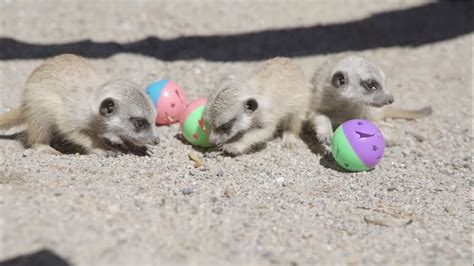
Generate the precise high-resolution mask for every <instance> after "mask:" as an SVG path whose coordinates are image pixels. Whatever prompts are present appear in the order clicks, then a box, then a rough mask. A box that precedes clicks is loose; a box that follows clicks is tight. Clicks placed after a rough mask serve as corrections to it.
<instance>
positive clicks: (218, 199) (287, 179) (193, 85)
mask: <svg viewBox="0 0 474 266" xmlns="http://www.w3.org/2000/svg"><path fill="white" fill-rule="evenodd" d="M425 4H426V3H424V2H415V1H410V2H399V1H397V2H395V1H392V2H390V3H383V4H382V2H377V3H375V2H374V1H372V2H371V1H364V4H363V5H362V6H363V8H361V3H360V1H353V2H346V1H344V2H342V1H331V2H330V3H329V2H326V3H323V2H309V1H300V2H298V4H291V5H289V4H288V3H285V2H282V1H280V2H278V1H248V2H243V1H242V2H240V1H238V2H233V3H232V4H230V3H226V2H224V1H204V2H202V1H200V2H194V1H169V2H162V3H158V2H155V1H136V2H134V3H131V1H130V2H126V1H98V2H96V1H77V2H75V1H41V4H39V3H37V2H36V1H18V2H17V1H15V2H14V1H5V0H3V1H1V11H0V18H1V37H5V38H11V39H15V40H16V41H19V42H24V43H29V44H35V45H40V44H41V45H51V44H64V43H73V42H77V41H83V40H91V42H92V43H95V44H97V43H102V42H117V43H122V44H124V43H133V42H137V41H140V40H143V39H146V38H148V37H159V38H161V39H163V40H172V39H175V38H179V37H180V36H201V37H206V36H207V37H209V36H215V35H219V36H227V35H232V34H237V35H238V34H241V33H248V32H257V33H258V32H261V31H265V30H273V29H292V28H297V27H311V26H312V25H321V26H324V25H334V24H338V25H341V26H340V27H342V29H344V27H345V26H344V25H346V24H344V23H351V21H358V20H363V19H365V18H368V17H370V16H372V15H376V14H380V13H383V12H391V11H397V10H404V9H409V8H412V7H419V6H423V5H425ZM465 6H466V7H467V8H466V9H465V13H462V14H451V15H450V16H449V17H451V18H453V19H458V18H461V19H462V17H463V16H464V17H466V16H469V15H470V18H471V20H470V22H472V5H471V6H470V7H469V6H468V5H465ZM466 14H467V15H466ZM423 15H424V17H426V19H429V18H430V14H423ZM402 22H406V21H399V22H398V21H397V23H402ZM379 26H380V25H377V24H374V25H372V27H375V28H377V27H379ZM417 26H419V25H413V27H414V28H416V27H417ZM446 27H449V25H448V26H446ZM443 30H446V28H441V29H440V28H432V29H424V30H420V36H421V35H426V36H428V37H431V36H438V35H439V36H440V35H441V34H442V31H443ZM452 30H453V31H454V29H452ZM331 33H332V32H331V31H329V30H328V31H327V32H325V31H324V30H323V31H321V32H319V35H318V36H319V37H321V39H314V40H312V39H311V40H312V41H314V46H315V47H318V45H321V46H323V47H328V49H331V47H346V46H344V45H345V44H346V42H347V43H348V44H351V43H350V42H351V41H355V40H354V38H353V37H349V38H347V39H344V40H342V39H341V40H340V41H339V42H338V41H335V42H334V45H332V43H328V42H327V40H328V39H325V38H322V37H324V36H326V34H327V36H328V38H329V39H331V38H332V37H331V36H333V35H331ZM359 33H360V32H359ZM348 34H353V33H352V32H348ZM391 34H392V33H390V32H387V33H386V35H383V36H382V37H383V38H382V37H380V36H372V35H371V33H370V32H367V33H366V35H362V36H356V37H359V38H361V40H363V41H359V42H358V43H359V44H362V45H365V44H374V46H371V45H369V46H368V47H369V48H370V49H365V48H364V47H365V46H364V47H362V48H360V49H358V48H357V49H356V50H360V51H359V52H358V53H361V54H363V55H366V56H369V57H371V58H374V59H375V60H376V61H377V62H379V63H380V65H381V66H382V68H383V69H384V70H385V71H386V74H387V76H388V77H389V78H388V84H389V86H390V87H391V89H392V91H393V93H394V95H395V98H396V104H398V105H400V106H403V107H407V108H416V107H421V106H424V105H432V106H433V108H434V113H433V115H432V116H430V117H428V118H425V119H421V120H419V121H402V120H390V121H388V123H389V124H391V125H392V126H393V130H395V131H396V132H397V135H398V137H399V145H397V146H395V147H390V148H388V149H387V150H386V154H385V157H384V159H383V160H382V162H381V163H380V165H379V166H377V168H376V169H375V170H373V171H371V172H366V173H344V172H341V171H339V170H338V169H337V167H335V165H334V162H333V161H331V160H328V159H325V158H322V157H321V156H320V155H318V154H316V153H313V152H312V151H313V150H314V145H315V144H314V143H312V142H314V139H312V138H309V140H308V141H306V142H303V141H300V142H299V144H298V148H297V149H296V150H293V151H289V150H285V149H283V148H282V147H281V139H279V138H277V139H275V140H273V141H271V142H270V143H269V144H268V146H267V148H266V149H264V150H262V151H259V152H257V153H253V154H249V155H245V156H241V157H237V158H230V157H225V156H221V155H220V154H219V152H207V153H206V152H201V151H194V150H193V148H192V147H191V146H190V145H185V144H183V143H181V142H180V141H179V140H178V139H176V138H175V136H176V134H177V133H178V127H177V125H173V126H170V127H161V128H159V133H160V136H161V138H162V143H161V144H160V145H159V146H156V147H155V149H154V152H155V153H154V155H153V156H151V157H137V156H132V155H124V156H120V157H118V158H102V157H96V156H83V155H64V156H50V155H43V154H37V153H35V152H33V151H31V150H25V149H24V148H23V146H22V145H21V144H20V143H19V142H18V141H15V140H5V139H0V184H1V185H0V191H1V199H0V210H1V217H0V225H1V227H0V228H1V230H0V232H1V252H0V260H4V259H8V258H12V257H15V256H19V255H23V254H28V253H32V252H36V251H38V250H41V249H48V250H50V251H52V252H54V253H55V254H57V255H58V256H59V257H61V258H62V259H63V260H65V261H68V262H69V263H71V264H74V265H119V264H120V265H157V264H186V265H188V264H193V265H195V264H197V265H203V264H212V265H229V264H237V265H242V264H247V265H267V264H284V265H288V264H291V265H312V264H350V265H362V264H372V265H380V264H391V265H400V264H424V265H434V264H435V265H467V264H470V263H471V260H472V224H471V217H472V206H471V203H472V199H471V198H472V194H471V193H472V186H473V185H474V181H473V180H472V167H473V164H472V77H473V73H472V33H470V34H467V35H466V34H460V35H458V36H453V37H450V38H446V39H443V40H439V41H433V42H427V43H422V44H420V45H403V46H397V45H381V46H380V47H377V44H379V43H390V42H391V40H392V39H393V38H397V37H396V36H394V35H391ZM349 36H351V35H349ZM398 36H399V37H400V36H402V37H403V36H405V35H404V32H398ZM416 36H418V35H416ZM416 36H415V38H414V40H417V38H416ZM375 37H377V38H375ZM409 37H410V36H408V37H407V38H409ZM258 38H259V37H258V36H257V37H254V39H252V40H253V41H254V42H256V43H259V39H258ZM333 39H334V38H333ZM333 39H331V41H334V40H333ZM420 39H421V37H420ZM428 39H429V38H428ZM232 40H233V39H230V41H229V42H230V44H229V45H230V46H232ZM187 41H188V40H184V41H183V42H182V43H181V44H182V46H180V45H177V46H176V47H171V48H172V49H171V48H170V47H167V48H168V49H170V52H169V53H170V54H168V57H166V58H164V59H166V60H159V58H160V56H157V57H158V59H157V58H155V57H154V56H149V55H150V54H153V51H152V50H153V49H154V48H153V47H148V49H149V50H148V54H147V53H145V54H139V53H114V54H111V55H106V56H100V55H101V54H103V53H104V51H105V52H107V51H109V50H107V49H106V50H104V51H102V50H100V49H99V50H98V51H93V50H90V49H94V47H96V46H97V45H96V46H94V45H92V46H87V47H90V48H81V47H84V46H81V47H79V48H77V46H72V47H73V51H81V52H84V53H89V54H90V56H91V57H93V58H92V59H91V61H92V62H93V63H94V65H95V66H96V67H97V68H98V69H99V70H100V71H103V72H104V75H106V77H107V78H110V79H112V78H116V77H122V78H129V79H131V80H133V81H135V82H137V83H139V84H141V85H142V86H143V87H144V88H145V86H146V84H148V83H149V82H151V81H153V80H155V79H159V78H169V79H173V80H175V81H176V82H178V83H179V84H181V85H182V86H183V87H184V89H185V91H186V92H187V94H188V97H189V98H191V99H192V98H196V97H200V96H206V95H207V91H209V90H210V89H211V88H212V87H213V82H214V81H215V80H217V79H219V78H220V77H221V76H223V75H230V74H234V75H237V76H239V75H241V74H242V73H244V72H246V71H248V70H249V69H251V68H252V67H254V66H255V64H257V63H258V61H259V58H254V59H252V58H247V59H245V60H241V58H239V56H240V57H241V56H244V55H246V52H247V51H246V50H244V51H240V50H235V51H229V52H228V53H226V51H220V52H219V53H213V49H217V48H216V47H212V46H205V47H204V48H203V47H198V46H197V47H196V50H198V51H199V52H200V53H202V54H203V56H201V57H200V56H199V55H197V56H196V50H193V47H192V45H189V44H187V43H186V42H187ZM236 41H238V42H242V40H236ZM396 41H397V40H396V39H395V43H396ZM179 43H180V42H178V44H179ZM211 43H212V41H211ZM5 44H6V42H5V41H3V42H2V46H3V47H2V49H3V52H1V53H2V58H5V56H6V55H12V54H18V55H21V56H22V57H21V58H20V59H15V58H10V59H4V60H2V61H0V80H1V84H0V95H1V98H0V112H4V111H6V110H8V109H9V108H12V107H15V106H16V105H18V104H19V101H20V99H21V91H22V86H23V84H24V82H25V80H26V78H27V76H28V75H29V73H30V72H31V71H32V70H33V69H34V68H35V67H36V66H38V65H39V64H40V63H41V62H42V61H43V59H42V58H41V55H42V54H48V53H55V52H56V51H57V50H55V49H56V48H57V47H56V48H54V47H51V48H49V49H50V50H48V49H46V52H44V51H45V50H44V49H43V50H42V51H43V52H38V53H36V55H37V56H33V57H31V58H29V57H28V56H25V55H29V54H31V53H32V52H29V51H32V50H28V49H26V48H25V49H19V48H18V47H16V48H15V47H13V48H11V47H10V48H8V49H7V47H5V46H4V45H5ZM89 44H90V43H89ZM191 44H192V43H191ZM297 44H298V42H293V43H292V47H287V48H288V50H287V51H286V52H285V51H282V52H281V53H282V54H281V55H292V56H294V57H295V60H296V61H297V62H298V63H299V64H301V65H302V66H303V67H304V68H305V71H306V72H307V74H308V77H309V76H310V74H311V72H312V71H313V69H314V68H315V66H316V65H317V63H318V62H321V60H323V59H324V56H325V52H324V51H320V52H314V51H313V52H312V53H311V52H308V53H306V52H305V51H307V50H305V49H307V47H306V46H305V47H303V48H304V49H303V48H302V49H300V50H298V49H299V47H297ZM146 45H147V43H146V42H145V44H144V45H142V46H140V47H142V48H143V47H145V48H146ZM243 45H246V44H243ZM275 45H277V44H275ZM281 45H283V46H284V43H283V44H281ZM116 46H117V45H116ZM348 46H349V47H350V45H348ZM120 47H121V49H122V48H123V47H125V48H126V47H127V46H120ZM246 47H248V48H250V49H249V50H248V53H249V54H252V55H258V54H259V53H260V54H262V53H263V54H265V51H263V49H262V51H260V50H258V47H256V48H255V49H252V47H253V46H252V45H251V44H250V45H247V46H246ZM279 47H280V46H279ZM96 48H97V47H96ZM181 48H182V49H181ZM300 48H301V47H300ZM74 49H76V50H74ZM236 49H238V47H237V48H236ZM325 49H326V48H325ZM208 50H209V51H208ZM323 50H324V49H323ZM59 51H64V50H61V49H59ZM294 51H301V53H299V52H297V53H293V52H294ZM316 51H317V50H316ZM298 53H299V54H298ZM157 54H158V55H160V53H159V52H157ZM232 54H235V56H232ZM175 55H179V57H178V58H177V59H176V60H174V59H169V58H170V57H171V58H172V57H173V56H175ZM188 55H190V56H189V58H187V56H188ZM226 58H227V59H229V60H219V59H226ZM168 59H169V60H168ZM223 61H228V62H223ZM4 133H12V131H9V132H4ZM415 135H420V136H421V137H420V136H418V139H417V138H415V137H414V136H415ZM190 152H196V153H198V154H199V155H200V156H202V157H203V159H204V165H203V167H201V168H199V169H195V168H194V167H193V163H192V162H191V161H190V160H189V159H188V154H189V153H190Z"/></svg>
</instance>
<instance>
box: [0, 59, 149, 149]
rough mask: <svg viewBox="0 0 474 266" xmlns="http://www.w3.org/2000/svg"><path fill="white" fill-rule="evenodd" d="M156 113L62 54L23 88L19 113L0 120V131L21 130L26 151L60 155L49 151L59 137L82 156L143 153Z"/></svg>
mask: <svg viewBox="0 0 474 266" xmlns="http://www.w3.org/2000/svg"><path fill="white" fill-rule="evenodd" d="M155 116H156V111H155V109H154V107H153V104H152V102H151V100H150V99H149V98H148V96H147V95H146V94H145V92H144V91H142V90H140V89H139V88H138V86H137V85H135V84H134V83H131V82H128V81H123V80H115V81H110V82H106V83H105V82H103V81H102V80H101V79H100V78H99V76H98V75H97V74H96V72H95V70H94V69H93V68H92V67H91V66H90V64H89V63H88V62H87V61H86V60H85V59H83V58H81V57H79V56H75V55H71V54H64V55H59V56H56V57H53V58H51V59H49V60H47V61H45V62H44V63H43V64H42V65H40V66H39V67H38V68H36V69H35V70H34V71H33V73H32V74H31V75H30V77H29V78H28V80H27V82H26V86H25V89H24V92H23V102H22V104H21V106H20V107H18V108H16V109H14V110H12V111H10V112H7V113H5V114H1V115H0V129H7V128H10V127H13V126H15V125H18V124H22V123H26V124H27V130H26V131H27V136H28V137H27V145H28V146H30V147H31V148H33V149H35V150H38V151H40V152H46V153H51V154H60V152H59V151H58V150H56V149H54V148H53V147H51V146H50V144H51V141H52V137H53V136H55V135H60V136H61V138H63V139H64V140H65V141H67V142H68V143H72V144H75V145H78V146H80V147H81V148H82V150H83V152H84V153H86V154H99V155H112V154H115V153H116V152H118V151H124V152H131V153H135V154H139V155H145V154H147V153H148V148H147V146H146V145H147V144H156V143H157V141H158V138H157V137H156V135H155V129H154V120H155Z"/></svg>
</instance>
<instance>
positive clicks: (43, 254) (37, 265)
mask: <svg viewBox="0 0 474 266" xmlns="http://www.w3.org/2000/svg"><path fill="white" fill-rule="evenodd" d="M69 265H70V264H69V262H68V261H67V260H65V259H63V258H61V257H60V256H59V255H57V254H56V253H54V252H53V251H50V250H48V249H42V250H40V251H37V252H34V253H31V254H25V255H20V256H18V257H14V258H10V259H7V260H4V261H1V262H0V266H69Z"/></svg>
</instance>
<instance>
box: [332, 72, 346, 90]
mask: <svg viewBox="0 0 474 266" xmlns="http://www.w3.org/2000/svg"><path fill="white" fill-rule="evenodd" d="M331 83H332V85H333V86H334V87H335V88H340V87H343V86H345V85H347V83H349V80H348V78H347V75H346V74H344V73H343V72H341V71H338V72H336V73H334V75H333V76H332V80H331Z"/></svg>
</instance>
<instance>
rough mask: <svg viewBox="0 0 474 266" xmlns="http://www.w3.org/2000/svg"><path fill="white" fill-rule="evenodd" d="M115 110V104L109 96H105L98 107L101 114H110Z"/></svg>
mask: <svg viewBox="0 0 474 266" xmlns="http://www.w3.org/2000/svg"><path fill="white" fill-rule="evenodd" d="M116 110H117V106H116V105H115V102H114V100H113V99H111V98H107V99H105V100H103V101H102V103H101V104H100V109H99V112H100V113H101V114H102V115H103V116H111V115H112V114H113V113H115V111H116Z"/></svg>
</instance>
